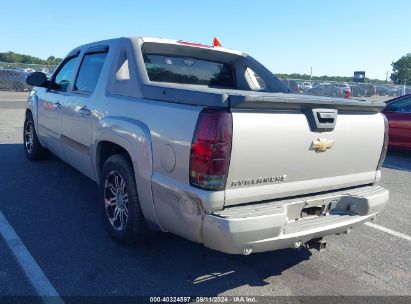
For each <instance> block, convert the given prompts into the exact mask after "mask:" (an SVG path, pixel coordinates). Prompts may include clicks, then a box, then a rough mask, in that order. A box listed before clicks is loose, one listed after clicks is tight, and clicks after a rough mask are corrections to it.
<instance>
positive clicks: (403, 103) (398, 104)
mask: <svg viewBox="0 0 411 304" xmlns="http://www.w3.org/2000/svg"><path fill="white" fill-rule="evenodd" d="M387 111H389V112H402V113H411V97H410V98H406V99H401V100H398V101H394V102H393V103H391V104H389V105H388V106H387Z"/></svg>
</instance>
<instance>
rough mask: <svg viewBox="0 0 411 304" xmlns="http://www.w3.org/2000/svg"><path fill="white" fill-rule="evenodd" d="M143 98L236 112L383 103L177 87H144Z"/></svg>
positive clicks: (375, 107) (363, 107)
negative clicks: (235, 110) (231, 109)
mask: <svg viewBox="0 0 411 304" xmlns="http://www.w3.org/2000/svg"><path fill="white" fill-rule="evenodd" d="M141 91H142V93H143V98H146V99H152V100H160V101H166V102H172V103H180V104H189V105H199V106H206V107H218V108H227V109H229V108H235V109H267V110H304V109H307V108H318V107H323V108H324V107H326V108H330V109H336V110H341V111H356V112H375V113H378V112H381V111H383V110H384V109H385V106H386V105H385V103H382V102H370V101H362V100H353V99H342V98H331V97H330V98H328V97H319V96H312V95H299V94H290V93H268V92H252V91H238V90H225V89H215V88H208V87H204V86H194V85H178V84H169V83H164V84H163V83H161V84H143V85H142V87H141Z"/></svg>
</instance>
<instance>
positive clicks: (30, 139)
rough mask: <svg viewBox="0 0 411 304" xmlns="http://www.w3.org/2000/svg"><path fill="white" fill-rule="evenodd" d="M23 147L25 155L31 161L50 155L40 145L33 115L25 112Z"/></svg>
mask: <svg viewBox="0 0 411 304" xmlns="http://www.w3.org/2000/svg"><path fill="white" fill-rule="evenodd" d="M30 129H31V131H30ZM29 132H31V133H29ZM30 134H31V135H30ZM23 148H24V154H25V155H26V157H27V158H28V159H30V160H33V161H35V160H43V159H46V158H48V157H49V156H50V152H49V150H47V149H46V148H44V147H43V146H42V145H41V143H40V141H39V139H38V137H37V132H36V128H35V126H34V120H33V116H32V115H31V113H27V114H26V119H25V120H24V127H23Z"/></svg>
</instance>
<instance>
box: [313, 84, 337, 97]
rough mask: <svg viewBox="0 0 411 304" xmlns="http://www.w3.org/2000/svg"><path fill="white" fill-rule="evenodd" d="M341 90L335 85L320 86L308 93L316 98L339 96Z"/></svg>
mask: <svg viewBox="0 0 411 304" xmlns="http://www.w3.org/2000/svg"><path fill="white" fill-rule="evenodd" d="M338 92H339V89H338V87H337V86H336V85H333V84H320V85H318V86H315V87H313V88H311V89H309V90H308V91H307V93H308V94H310V95H316V96H330V97H332V96H338Z"/></svg>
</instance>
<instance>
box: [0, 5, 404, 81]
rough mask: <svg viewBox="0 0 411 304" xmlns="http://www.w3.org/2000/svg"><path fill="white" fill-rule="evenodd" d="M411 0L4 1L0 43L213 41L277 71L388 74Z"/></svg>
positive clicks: (46, 46)
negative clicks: (145, 38) (145, 39)
mask: <svg viewBox="0 0 411 304" xmlns="http://www.w3.org/2000/svg"><path fill="white" fill-rule="evenodd" d="M410 12H411V1H409V0H396V1H378V0H361V1H359V0H357V1H355V0H352V1H351V0H349V1H322V0H317V1H316V0H310V1H303V0H301V1H297V0H287V1H286V0H281V1H275V0H267V1H264V0H260V1H259V0H254V1H251V0H249V1H243V0H218V1H214V0H205V1H183V0H181V1H179V0H175V1H171V0H168V1H167V0H163V1H160V0H158V1H155V0H151V1H149V0H147V1H138V0H124V1H122V0H118V1H103V0H100V1H85V0H83V1H78V0H71V1H48V0H47V1H37V2H36V1H35V2H33V1H28V0H25V1H19V0H14V1H13V0H6V1H5V2H2V3H1V8H0V16H1V17H0V33H1V35H0V51H1V52H4V51H14V52H19V53H24V54H29V55H33V56H37V57H41V58H44V59H45V58H47V57H48V56H49V55H54V56H56V57H64V56H65V55H66V54H67V53H68V52H69V51H70V50H71V49H73V48H74V47H76V46H78V45H81V44H84V43H88V42H92V41H97V40H102V39H107V38H114V37H121V36H140V35H145V36H154V37H164V38H172V39H182V40H188V41H193V42H201V43H207V44H210V43H211V42H212V39H213V37H214V36H216V37H218V39H219V40H220V42H221V44H222V45H223V46H224V47H228V48H234V49H239V50H242V51H245V52H246V53H248V54H250V55H252V56H253V57H255V58H256V59H258V60H259V61H261V62H262V63H263V64H265V65H266V66H267V67H268V68H269V69H271V70H272V71H273V72H274V73H305V74H310V68H311V67H312V69H313V75H316V76H321V75H334V76H337V75H338V76H352V74H353V71H354V70H364V71H366V76H367V77H370V78H378V79H385V77H386V72H387V71H390V72H391V63H392V61H395V60H397V59H399V58H400V57H401V56H403V55H405V54H406V53H411V39H410V34H411V25H410Z"/></svg>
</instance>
